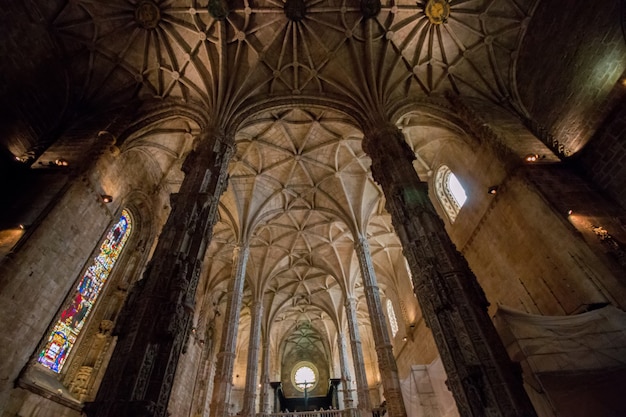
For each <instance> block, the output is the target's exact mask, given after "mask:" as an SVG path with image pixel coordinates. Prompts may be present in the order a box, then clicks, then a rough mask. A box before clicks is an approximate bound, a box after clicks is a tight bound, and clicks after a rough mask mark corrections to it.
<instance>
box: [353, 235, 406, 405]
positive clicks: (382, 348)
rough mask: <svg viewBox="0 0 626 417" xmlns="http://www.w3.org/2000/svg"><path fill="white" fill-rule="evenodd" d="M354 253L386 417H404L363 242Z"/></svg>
mask: <svg viewBox="0 0 626 417" xmlns="http://www.w3.org/2000/svg"><path fill="white" fill-rule="evenodd" d="M355 249H356V252H357V257H358V258H359V265H360V266H361V276H362V277H363V287H364V290H365V298H366V300H367V308H368V311H369V317H370V322H371V324H372V332H373V333H374V344H375V345H376V354H377V357H378V368H379V370H380V375H381V377H382V383H383V389H384V390H385V399H386V401H387V411H388V413H389V417H406V410H405V408H404V400H403V399H402V390H401V388H400V379H399V378H398V366H397V364H396V358H395V357H394V356H393V346H392V345H391V341H390V340H389V330H388V329H387V322H386V321H385V317H386V316H385V313H384V312H383V307H382V303H381V302H380V293H379V290H378V284H377V282H376V275H375V274H374V264H373V263H372V255H371V253H370V249H369V243H368V242H367V239H366V238H365V237H362V236H360V237H359V239H358V241H357V243H356V245H355Z"/></svg>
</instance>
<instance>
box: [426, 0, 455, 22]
mask: <svg viewBox="0 0 626 417" xmlns="http://www.w3.org/2000/svg"><path fill="white" fill-rule="evenodd" d="M424 13H426V16H428V20H430V23H432V24H433V25H440V24H442V23H446V22H447V21H448V16H450V4H449V3H448V1H447V0H428V2H427V3H426V6H425V7H424Z"/></svg>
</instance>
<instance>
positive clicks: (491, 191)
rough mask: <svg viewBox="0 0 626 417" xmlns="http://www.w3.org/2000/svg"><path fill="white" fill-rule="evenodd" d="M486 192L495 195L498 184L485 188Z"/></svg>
mask: <svg viewBox="0 0 626 417" xmlns="http://www.w3.org/2000/svg"><path fill="white" fill-rule="evenodd" d="M487 192H488V193H489V194H491V195H496V194H497V193H498V186H497V185H492V186H491V187H489V188H488V189H487Z"/></svg>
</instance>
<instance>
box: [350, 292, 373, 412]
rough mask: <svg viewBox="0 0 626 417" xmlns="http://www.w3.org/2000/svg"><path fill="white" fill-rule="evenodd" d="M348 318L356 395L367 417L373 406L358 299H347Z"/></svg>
mask: <svg viewBox="0 0 626 417" xmlns="http://www.w3.org/2000/svg"><path fill="white" fill-rule="evenodd" d="M346 317H347V318H348V333H349V334H350V347H351V348H352V362H354V376H355V380H356V393H357V398H358V400H359V404H358V409H359V412H360V414H361V417H365V416H368V415H370V414H371V413H372V406H371V405H370V396H369V389H368V386H367V376H366V375H365V360H364V359H363V348H362V347H361V335H360V334H359V323H358V321H357V317H356V299H354V297H349V298H348V299H346Z"/></svg>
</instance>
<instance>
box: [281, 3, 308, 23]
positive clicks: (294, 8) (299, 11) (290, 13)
mask: <svg viewBox="0 0 626 417" xmlns="http://www.w3.org/2000/svg"><path fill="white" fill-rule="evenodd" d="M285 14H286V15H287V18H288V19H289V20H292V21H294V22H299V21H301V20H302V19H304V16H305V15H306V4H305V0H287V1H286V2H285Z"/></svg>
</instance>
